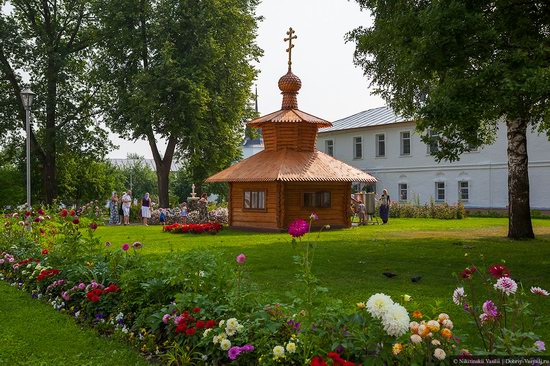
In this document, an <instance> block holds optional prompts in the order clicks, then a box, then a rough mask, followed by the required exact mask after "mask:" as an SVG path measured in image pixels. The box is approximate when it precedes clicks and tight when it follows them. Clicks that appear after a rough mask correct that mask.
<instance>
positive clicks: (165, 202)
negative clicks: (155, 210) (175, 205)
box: [157, 164, 171, 208]
mask: <svg viewBox="0 0 550 366" xmlns="http://www.w3.org/2000/svg"><path fill="white" fill-rule="evenodd" d="M170 165H171V164H170ZM170 165H164V164H163V165H162V167H158V166H157V184H158V191H159V207H163V208H168V207H170V198H169V194H168V186H169V183H170V181H169V179H170V178H169V177H170Z"/></svg>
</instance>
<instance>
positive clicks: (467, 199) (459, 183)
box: [458, 180, 470, 202]
mask: <svg viewBox="0 0 550 366" xmlns="http://www.w3.org/2000/svg"><path fill="white" fill-rule="evenodd" d="M462 183H466V187H465V188H464V187H462ZM463 189H466V198H462V193H463ZM458 200H459V201H460V202H468V201H469V200H470V182H469V181H467V180H459V181H458Z"/></svg>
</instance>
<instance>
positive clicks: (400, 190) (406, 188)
mask: <svg viewBox="0 0 550 366" xmlns="http://www.w3.org/2000/svg"><path fill="white" fill-rule="evenodd" d="M403 186H405V189H404V191H405V199H403V198H402V192H403ZM397 192H398V195H399V202H407V201H409V183H397Z"/></svg>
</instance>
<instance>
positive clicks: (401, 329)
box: [382, 304, 411, 337]
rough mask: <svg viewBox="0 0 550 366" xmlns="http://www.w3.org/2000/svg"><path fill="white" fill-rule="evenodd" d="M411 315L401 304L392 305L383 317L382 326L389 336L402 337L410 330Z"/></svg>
mask: <svg viewBox="0 0 550 366" xmlns="http://www.w3.org/2000/svg"><path fill="white" fill-rule="evenodd" d="M410 321H411V319H410V318H409V313H408V312H407V309H405V308H404V307H403V306H401V305H399V304H391V305H389V306H388V307H387V308H386V311H385V312H384V313H383V315H382V325H383V326H384V330H385V331H386V333H388V335H389V336H393V337H400V336H402V335H403V334H405V333H406V332H407V330H409V323H410Z"/></svg>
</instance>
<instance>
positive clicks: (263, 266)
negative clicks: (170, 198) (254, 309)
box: [98, 218, 550, 341]
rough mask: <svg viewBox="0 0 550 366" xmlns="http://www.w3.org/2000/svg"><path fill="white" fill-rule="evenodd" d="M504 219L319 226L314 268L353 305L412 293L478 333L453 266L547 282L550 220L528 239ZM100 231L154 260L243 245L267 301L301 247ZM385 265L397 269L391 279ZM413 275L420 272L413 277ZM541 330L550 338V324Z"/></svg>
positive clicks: (223, 235)
mask: <svg viewBox="0 0 550 366" xmlns="http://www.w3.org/2000/svg"><path fill="white" fill-rule="evenodd" d="M507 223H508V221H507V219H501V218H468V219H465V220H449V221H446V220H433V219H392V220H391V221H390V224H388V225H379V226H362V227H354V228H351V229H345V230H331V231H326V232H322V233H321V235H320V236H319V238H318V239H317V238H316V237H317V234H314V235H312V238H313V239H314V240H315V242H316V243H317V244H316V251H315V259H314V265H313V266H314V272H315V274H316V276H317V277H318V278H319V279H320V281H321V285H322V286H324V287H327V288H328V289H329V292H328V294H327V295H326V296H328V297H329V298H332V299H334V298H338V299H341V300H342V301H343V303H344V304H345V306H349V307H350V310H351V309H352V308H353V306H354V305H355V303H357V302H359V301H365V300H366V299H367V298H368V297H369V296H370V295H372V294H374V293H376V292H384V293H386V294H389V295H391V296H392V297H394V298H395V299H396V300H398V299H399V297H400V296H402V295H403V294H408V295H411V296H412V297H413V299H414V300H415V301H416V302H418V303H419V304H434V303H435V301H436V300H439V301H441V302H442V305H443V309H444V310H445V311H446V312H448V313H449V314H450V315H451V317H452V318H453V319H454V320H455V324H457V331H458V332H459V333H473V331H474V329H473V328H472V326H471V325H470V324H469V323H468V320H467V319H466V317H465V314H464V312H463V311H461V309H460V308H458V307H457V306H455V305H454V304H453V303H452V301H451V296H452V292H453V290H454V288H455V287H456V285H457V280H456V279H455V278H454V277H453V275H452V274H453V272H460V271H461V270H463V269H464V268H465V267H466V266H469V265H471V264H476V265H477V266H478V267H479V268H485V267H486V266H488V265H490V264H493V263H497V262H498V263H499V262H501V261H502V260H504V261H506V265H507V266H508V267H509V268H510V269H511V271H512V275H513V277H514V278H515V279H517V280H520V281H522V282H523V283H524V285H525V286H527V287H528V288H529V287H530V286H533V285H534V286H541V287H543V288H546V289H550V220H534V221H533V223H534V227H535V232H536V235H537V239H536V240H533V241H525V242H523V241H520V242H516V241H510V240H507V239H506V238H505V236H506V232H507ZM98 235H100V236H101V237H102V239H104V240H110V241H111V242H112V243H113V247H114V248H118V247H119V246H120V245H122V243H124V242H129V243H130V244H131V243H132V242H133V241H136V240H138V241H141V242H142V243H143V244H144V248H143V254H144V255H146V256H148V257H149V258H150V260H160V261H161V260H162V258H163V255H164V254H165V253H167V252H170V251H186V250H190V249H208V250H215V251H220V252H222V253H223V254H224V256H225V257H226V258H227V259H228V260H231V261H233V260H234V257H235V256H236V255H238V254H239V253H241V252H243V253H245V254H246V255H247V257H248V261H247V266H248V269H249V270H250V276H251V279H252V281H253V282H255V283H256V284H257V286H258V287H259V290H260V293H261V294H262V296H263V297H265V300H266V301H281V302H288V301H290V300H291V298H290V295H289V291H290V290H296V289H297V287H296V284H295V281H294V276H295V273H296V271H297V268H296V266H295V265H294V264H293V260H292V257H293V256H294V255H295V254H296V250H294V249H293V248H292V245H291V243H290V236H289V235H288V234H286V233H281V234H271V233H270V234H266V233H251V232H242V231H234V230H223V231H222V232H220V233H219V234H217V235H207V234H202V235H193V234H170V233H163V232H162V231H161V227H160V226H148V227H143V226H130V227H120V226H110V227H109V226H108V227H101V228H99V229H98ZM384 271H393V272H395V273H397V274H398V276H397V277H395V278H393V279H388V278H386V277H384V276H383V275H382V272H384ZM413 276H421V277H422V279H421V280H420V282H418V283H412V282H411V277H413ZM546 305H548V304H546ZM538 310H540V311H543V312H545V313H547V314H548V315H550V306H546V307H542V305H539V309H538ZM539 333H541V334H540V335H542V336H544V337H543V338H544V339H545V340H547V341H550V330H547V329H540V330H539Z"/></svg>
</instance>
